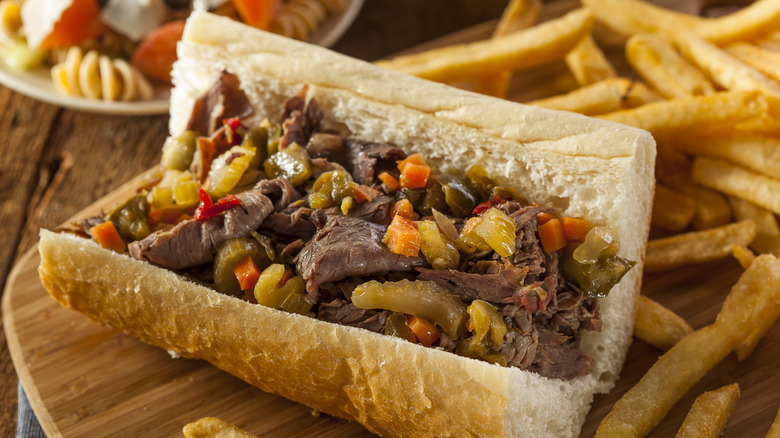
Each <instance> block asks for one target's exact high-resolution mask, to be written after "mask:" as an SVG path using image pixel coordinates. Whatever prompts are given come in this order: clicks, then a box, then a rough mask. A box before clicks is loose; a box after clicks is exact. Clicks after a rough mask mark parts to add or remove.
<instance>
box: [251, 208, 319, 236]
mask: <svg viewBox="0 0 780 438" xmlns="http://www.w3.org/2000/svg"><path fill="white" fill-rule="evenodd" d="M312 211H313V210H312V209H311V208H308V207H303V206H301V207H300V208H297V209H294V210H292V211H291V212H286V211H282V212H279V213H277V212H274V213H271V215H270V216H268V217H267V218H266V220H265V221H263V225H262V227H261V228H262V229H264V230H268V231H272V232H273V233H274V234H277V235H284V236H291V237H305V238H309V237H311V236H312V235H313V234H314V232H315V231H317V229H316V228H315V227H314V223H312V221H311V213H312Z"/></svg>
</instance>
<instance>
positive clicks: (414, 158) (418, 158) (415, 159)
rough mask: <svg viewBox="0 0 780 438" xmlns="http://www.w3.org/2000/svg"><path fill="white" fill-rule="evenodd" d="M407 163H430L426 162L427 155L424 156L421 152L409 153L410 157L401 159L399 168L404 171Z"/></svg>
mask: <svg viewBox="0 0 780 438" xmlns="http://www.w3.org/2000/svg"><path fill="white" fill-rule="evenodd" d="M407 164H424V165H426V166H427V165H428V163H427V162H425V157H423V156H422V154H420V153H417V154H412V155H409V156H408V157H406V158H404V159H403V160H401V161H399V162H398V170H400V171H401V172H403V171H404V168H405V167H406V165H407Z"/></svg>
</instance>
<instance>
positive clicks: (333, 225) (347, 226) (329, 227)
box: [296, 210, 423, 302]
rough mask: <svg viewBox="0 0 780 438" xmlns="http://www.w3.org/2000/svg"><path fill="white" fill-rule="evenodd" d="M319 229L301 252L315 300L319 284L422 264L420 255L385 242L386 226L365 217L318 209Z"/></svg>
mask: <svg viewBox="0 0 780 438" xmlns="http://www.w3.org/2000/svg"><path fill="white" fill-rule="evenodd" d="M312 220H313V221H314V223H315V225H317V228H318V229H317V232H316V233H315V234H314V237H313V238H312V239H311V241H309V242H308V243H307V244H306V246H305V247H304V248H303V250H302V251H301V252H300V253H299V254H298V258H297V259H296V267H297V270H298V274H299V275H301V276H302V277H303V279H304V280H306V292H307V294H308V299H310V300H311V302H316V301H317V294H318V290H317V288H318V286H319V285H320V284H321V283H325V282H334V281H338V280H341V279H344V278H346V277H349V276H353V275H357V276H369V275H373V274H376V273H383V272H388V271H411V270H412V269H414V268H415V267H417V266H422V265H423V261H422V259H420V258H418V257H405V256H402V255H399V254H396V253H394V252H392V251H390V250H389V249H388V248H387V246H385V245H384V244H382V238H383V236H384V234H385V231H386V227H385V226H383V225H379V224H375V223H373V222H369V221H367V220H365V219H362V218H359V217H352V216H343V215H340V214H332V215H328V214H327V213H326V212H325V211H324V210H318V211H315V212H314V214H313V215H312Z"/></svg>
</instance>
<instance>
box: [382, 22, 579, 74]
mask: <svg viewBox="0 0 780 438" xmlns="http://www.w3.org/2000/svg"><path fill="white" fill-rule="evenodd" d="M592 25H593V17H592V16H591V15H590V13H589V12H588V11H586V10H584V9H578V10H575V11H572V12H569V13H568V14H566V15H564V16H563V17H561V18H558V19H555V20H550V21H548V22H546V23H542V24H540V25H538V26H534V27H531V28H528V29H526V30H521V31H519V32H514V33H511V34H509V35H505V36H502V37H498V38H491V39H489V40H484V41H477V42H474V43H469V44H456V45H451V46H446V47H442V48H437V49H432V50H428V51H426V52H421V53H415V54H411V55H406V56H399V57H397V58H394V59H391V60H389V61H379V62H377V63H376V64H377V65H379V66H381V67H384V68H387V69H389V70H397V71H401V72H404V73H408V74H411V75H415V76H419V77H422V78H426V79H431V80H434V81H439V82H450V81H455V80H459V79H465V80H468V79H473V78H478V77H481V76H483V75H485V74H486V73H488V72H494V71H501V70H513V71H517V70H523V69H527V68H531V67H536V66H539V65H543V64H546V63H548V62H551V61H555V60H559V59H563V57H564V56H565V55H566V53H568V52H569V51H570V50H571V49H572V48H573V47H574V46H575V45H576V44H577V43H578V42H579V41H580V40H581V39H582V37H583V36H584V35H585V34H587V33H588V32H590V29H591V26H592Z"/></svg>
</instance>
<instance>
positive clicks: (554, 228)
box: [537, 218, 566, 252]
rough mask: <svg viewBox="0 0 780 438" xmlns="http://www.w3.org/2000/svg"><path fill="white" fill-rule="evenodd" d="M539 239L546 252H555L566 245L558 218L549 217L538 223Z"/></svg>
mask: <svg viewBox="0 0 780 438" xmlns="http://www.w3.org/2000/svg"><path fill="white" fill-rule="evenodd" d="M537 231H538V232H539V240H541V241H542V247H543V248H544V250H545V251H547V252H555V251H558V250H559V249H561V248H563V247H564V246H566V236H564V235H563V226H562V225H561V220H560V219H557V218H556V219H550V220H549V221H547V222H545V223H543V224H542V225H539V227H538V228H537Z"/></svg>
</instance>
